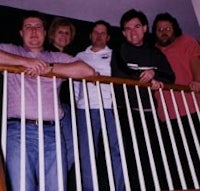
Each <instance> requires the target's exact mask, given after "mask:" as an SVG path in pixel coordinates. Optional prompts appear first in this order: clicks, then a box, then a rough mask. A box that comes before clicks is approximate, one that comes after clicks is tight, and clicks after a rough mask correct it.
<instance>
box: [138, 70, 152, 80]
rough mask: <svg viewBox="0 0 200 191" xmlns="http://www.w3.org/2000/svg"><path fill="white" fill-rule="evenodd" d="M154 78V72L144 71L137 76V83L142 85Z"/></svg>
mask: <svg viewBox="0 0 200 191" xmlns="http://www.w3.org/2000/svg"><path fill="white" fill-rule="evenodd" d="M154 76H155V71H154V70H145V71H143V72H142V73H141V74H140V76H139V81H140V82H143V83H148V82H150V81H151V80H152V79H153V78H154Z"/></svg>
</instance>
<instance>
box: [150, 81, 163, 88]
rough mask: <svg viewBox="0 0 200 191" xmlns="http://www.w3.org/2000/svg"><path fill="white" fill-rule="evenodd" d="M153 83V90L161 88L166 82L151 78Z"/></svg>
mask: <svg viewBox="0 0 200 191" xmlns="http://www.w3.org/2000/svg"><path fill="white" fill-rule="evenodd" d="M151 84H152V86H151V89H152V90H158V89H159V88H163V87H164V84H163V83H162V82H160V81H157V80H151Z"/></svg>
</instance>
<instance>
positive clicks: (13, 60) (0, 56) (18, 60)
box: [0, 50, 24, 66]
mask: <svg viewBox="0 0 200 191" xmlns="http://www.w3.org/2000/svg"><path fill="white" fill-rule="evenodd" d="M23 63H24V60H23V57H22V56H19V55H15V54H11V53H8V52H5V51H3V50H0V64H8V65H20V66H23V65H24V64H23Z"/></svg>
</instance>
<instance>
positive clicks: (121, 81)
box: [0, 64, 190, 92]
mask: <svg viewBox="0 0 200 191" xmlns="http://www.w3.org/2000/svg"><path fill="white" fill-rule="evenodd" d="M4 70H6V71H8V72H9V73H21V72H24V70H25V67H23V66H11V65H6V64H5V65H2V64H1V65H0V72H3V71H4ZM41 76H44V77H53V76H56V77H58V78H66V76H63V75H58V74H55V73H51V72H50V73H47V74H45V75H41ZM76 80H80V79H76ZM85 80H87V81H89V82H96V81H99V82H102V83H111V82H112V83H114V84H119V85H120V84H127V85H130V86H135V85H138V86H140V87H148V86H151V83H142V82H139V81H137V80H133V79H130V78H118V77H110V76H91V77H87V78H85ZM163 89H165V90H170V89H173V90H174V91H181V90H184V91H186V92H188V91H190V87H189V86H186V85H180V84H167V83H164V88H163Z"/></svg>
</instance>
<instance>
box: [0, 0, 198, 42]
mask: <svg viewBox="0 0 200 191" xmlns="http://www.w3.org/2000/svg"><path fill="white" fill-rule="evenodd" d="M192 2H193V3H196V4H195V9H194V8H193V5H192ZM199 2H200V0H173V1H172V0H101V1H100V0H85V1H83V0H34V1H33V0H0V5H4V6H9V7H14V8H20V9H26V10H30V9H35V10H39V11H42V12H44V13H48V14H53V15H60V16H65V17H69V18H74V19H79V20H84V21H96V20H99V19H104V20H106V21H108V22H110V24H111V25H113V26H119V20H120V18H121V15H122V14H123V13H124V12H125V11H127V10H129V9H131V8H135V9H137V10H141V11H143V12H144V13H145V14H146V16H147V18H148V20H149V24H150V29H151V25H152V22H153V19H154V18H155V16H156V14H158V13H161V12H169V13H171V14H172V15H173V16H175V17H176V18H177V19H178V21H179V24H180V26H181V27H182V29H183V32H184V33H188V34H191V35H193V36H194V37H195V38H197V39H198V40H200V27H199V24H198V19H199V20H200V18H198V17H200V13H199V11H200V3H199ZM197 5H198V6H199V7H197ZM195 10H196V12H195ZM195 13H196V14H195ZM196 15H197V16H196Z"/></svg>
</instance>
